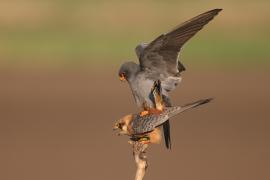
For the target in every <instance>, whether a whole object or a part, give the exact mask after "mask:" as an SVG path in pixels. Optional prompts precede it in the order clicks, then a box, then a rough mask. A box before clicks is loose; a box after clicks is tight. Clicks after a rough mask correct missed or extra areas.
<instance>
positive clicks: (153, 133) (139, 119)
mask: <svg viewBox="0 0 270 180" xmlns="http://www.w3.org/2000/svg"><path fill="white" fill-rule="evenodd" d="M160 86H161V83H160V81H156V82H155V83H154V86H153V89H152V91H151V94H150V95H151V96H152V97H153V101H154V103H155V106H156V107H157V109H149V113H148V114H146V115H143V116H142V115H141V114H140V113H138V114H129V115H126V116H124V117H123V118H121V119H120V120H118V121H117V122H116V123H115V125H114V128H113V129H114V130H117V129H118V130H120V132H119V135H128V136H131V140H133V141H139V142H143V143H153V144H159V143H160V140H161V137H160V133H159V129H158V127H159V126H160V125H162V124H164V123H165V122H167V121H168V119H169V118H171V117H173V116H176V115H177V114H179V113H181V112H184V111H186V110H188V109H191V108H195V107H198V106H201V105H203V104H206V103H208V102H210V101H211V100H212V99H211V98H208V99H203V100H199V101H196V102H193V103H190V104H187V105H184V106H182V107H181V106H174V107H164V104H163V99H162V91H161V87H160Z"/></svg>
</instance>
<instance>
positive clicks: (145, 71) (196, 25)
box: [118, 9, 222, 149]
mask: <svg viewBox="0 0 270 180" xmlns="http://www.w3.org/2000/svg"><path fill="white" fill-rule="evenodd" d="M221 10H222V9H213V10H210V11H207V12H205V13H203V14H200V15H198V16H196V17H194V18H192V19H190V20H188V21H186V22H184V23H182V24H180V25H179V26H177V27H176V28H174V29H173V30H172V31H170V32H168V33H165V34H161V35H160V36H158V37H157V38H156V39H155V40H153V41H152V42H150V43H142V44H139V45H138V46H137V47H136V48H135V52H136V55H137V57H138V59H139V64H136V63H134V62H125V63H124V64H122V65H121V67H120V69H119V72H118V75H119V78H120V80H126V81H127V82H128V83H129V86H130V88H131V91H132V94H133V96H134V98H135V101H136V104H137V105H138V106H139V107H142V108H143V109H144V110H145V112H146V113H142V115H145V114H147V111H148V110H149V109H151V108H155V104H154V103H153V99H152V98H151V96H150V94H151V93H150V92H151V88H152V85H153V83H154V82H155V81H156V80H160V81H161V85H162V89H164V91H163V94H162V96H163V97H162V98H163V100H164V103H165V106H166V107H171V106H172V104H171V100H170V98H169V95H168V93H169V92H171V91H172V90H174V89H175V88H176V86H177V85H178V84H179V83H180V81H181V79H182V78H181V73H182V72H183V71H185V67H184V65H183V64H182V63H181V62H180V61H179V60H178V56H179V54H180V51H181V49H182V47H183V45H184V44H185V43H186V42H187V41H188V40H189V39H190V38H192V37H193V36H194V35H195V34H196V33H197V32H198V31H200V30H201V29H202V28H203V27H204V26H205V25H206V24H207V23H208V22H210V21H211V20H212V19H213V18H214V17H215V16H216V15H217V14H218V13H219V12H220V11H221ZM163 133H164V139H165V144H166V147H167V148H168V149H170V148H171V137H170V124H169V121H165V122H164V124H163Z"/></svg>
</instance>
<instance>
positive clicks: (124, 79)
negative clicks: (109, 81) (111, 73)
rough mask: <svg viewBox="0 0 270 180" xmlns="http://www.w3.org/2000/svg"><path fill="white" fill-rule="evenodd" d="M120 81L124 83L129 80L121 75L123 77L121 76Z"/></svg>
mask: <svg viewBox="0 0 270 180" xmlns="http://www.w3.org/2000/svg"><path fill="white" fill-rule="evenodd" d="M119 79H120V81H122V82H124V81H126V80H127V79H126V77H125V75H124V74H121V75H120V76H119Z"/></svg>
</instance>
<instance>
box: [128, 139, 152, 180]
mask: <svg viewBox="0 0 270 180" xmlns="http://www.w3.org/2000/svg"><path fill="white" fill-rule="evenodd" d="M131 144H132V147H133V156H134V160H135V163H136V165H137V171H136V176H135V180H142V179H143V177H144V175H145V172H146V169H147V167H148V164H147V156H146V155H145V153H146V152H145V151H146V149H147V147H148V145H147V144H144V143H142V142H138V141H132V142H131Z"/></svg>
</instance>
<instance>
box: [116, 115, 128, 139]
mask: <svg viewBox="0 0 270 180" xmlns="http://www.w3.org/2000/svg"><path fill="white" fill-rule="evenodd" d="M132 120H133V115H132V114H129V115H126V116H124V117H123V118H121V119H119V120H118V121H116V123H115V124H114V127H113V130H119V133H118V135H131V130H130V129H131V128H130V124H131V121H132Z"/></svg>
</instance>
